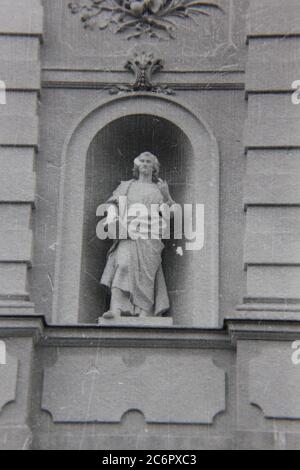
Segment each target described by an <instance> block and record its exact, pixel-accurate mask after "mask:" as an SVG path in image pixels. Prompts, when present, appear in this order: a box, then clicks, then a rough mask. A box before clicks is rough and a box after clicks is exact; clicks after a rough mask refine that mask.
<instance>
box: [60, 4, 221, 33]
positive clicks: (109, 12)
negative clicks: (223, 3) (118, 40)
mask: <svg viewBox="0 0 300 470" xmlns="http://www.w3.org/2000/svg"><path fill="white" fill-rule="evenodd" d="M69 8H70V10H71V12H72V13H73V14H78V13H79V14H80V15H81V21H82V23H83V25H84V28H86V29H95V28H98V29H100V30H104V29H106V28H108V27H109V26H113V27H114V33H121V32H124V31H130V34H129V35H128V36H127V39H132V38H140V37H142V36H148V37H150V38H157V39H165V38H166V37H167V38H171V39H175V34H174V33H175V31H176V29H177V27H178V22H177V21H176V20H177V19H178V18H180V19H193V17H194V16H195V15H204V16H209V15H210V12H209V10H211V9H218V10H222V9H221V7H220V6H219V5H218V4H216V3H214V2H211V1H207V2H200V1H196V0H86V2H85V3H84V4H81V3H79V2H71V3H70V4H69ZM160 32H162V33H163V34H160Z"/></svg>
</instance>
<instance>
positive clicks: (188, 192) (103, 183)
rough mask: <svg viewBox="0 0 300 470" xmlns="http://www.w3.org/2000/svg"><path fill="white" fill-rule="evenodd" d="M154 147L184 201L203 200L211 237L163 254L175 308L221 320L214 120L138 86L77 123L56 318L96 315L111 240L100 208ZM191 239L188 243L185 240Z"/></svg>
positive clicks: (194, 321)
mask: <svg viewBox="0 0 300 470" xmlns="http://www.w3.org/2000/svg"><path fill="white" fill-rule="evenodd" d="M143 150H150V151H152V152H153V153H155V154H156V155H157V156H158V157H159V159H160V162H161V165H162V173H161V176H162V177H163V178H166V179H167V180H168V181H169V182H170V189H171V192H172V195H173V196H174V199H175V200H176V201H177V202H179V203H181V204H196V203H198V204H204V206H205V244H204V248H203V249H202V250H201V251H190V252H187V251H184V255H183V256H180V255H178V254H176V249H175V248H176V247H174V246H173V243H172V242H171V241H170V242H168V243H167V245H166V249H165V250H164V255H163V265H164V270H165V274H166V281H167V287H168V291H169V293H170V298H171V306H172V307H171V311H170V314H171V315H172V316H173V318H174V323H175V324H177V325H182V326H198V327H211V328H214V327H217V326H218V325H219V319H218V296H219V292H218V284H219V268H218V257H219V240H218V238H219V236H218V218H219V157H218V148H217V144H216V141H215V139H214V137H213V135H212V133H211V132H210V130H209V129H208V128H207V126H206V125H205V124H204V123H203V122H202V121H201V120H200V119H199V118H198V117H196V116H195V115H194V114H192V113H191V112H190V111H189V110H187V109H185V108H184V107H183V106H182V105H180V104H179V103H177V101H175V100H174V99H170V98H165V97H161V96H155V95H148V94H147V95H145V94H137V95H135V96H134V97H133V96H130V97H129V96H123V97H121V98H116V99H113V100H110V101H108V102H107V103H105V104H103V105H101V106H99V107H97V108H96V109H94V110H92V111H91V112H90V113H88V114H87V115H86V116H85V117H84V118H83V119H82V120H81V122H80V123H79V125H78V126H77V127H76V129H75V130H74V131H73V133H72V135H71V137H70V138H69V140H68V142H67V144H66V147H65V152H64V156H63V165H62V168H63V174H62V180H61V193H60V211H59V214H60V218H59V235H58V237H59V238H58V250H57V264H56V275H55V286H54V303H53V322H54V323H63V324H76V323H95V322H96V321H97V318H98V317H99V315H100V314H101V313H103V311H104V310H105V308H106V306H107V302H108V298H107V296H106V294H105V292H104V291H103V290H102V289H101V288H100V287H99V279H100V276H101V272H102V270H103V268H104V265H105V255H106V252H107V250H108V248H109V243H110V242H103V241H100V240H97V239H96V237H95V227H96V223H97V218H96V208H97V206H98V205H99V204H100V203H102V202H104V201H105V200H106V199H107V197H108V196H109V195H110V194H111V192H112V190H113V189H115V187H116V186H117V184H118V183H119V182H120V180H126V179H130V178H131V177H132V176H131V171H132V161H133V157H134V156H136V155H137V154H139V153H140V152H141V151H143ZM183 246H184V244H183Z"/></svg>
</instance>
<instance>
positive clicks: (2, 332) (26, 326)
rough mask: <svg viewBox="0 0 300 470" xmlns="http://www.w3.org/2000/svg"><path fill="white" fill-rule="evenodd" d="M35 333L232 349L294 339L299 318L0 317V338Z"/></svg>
mask: <svg viewBox="0 0 300 470" xmlns="http://www.w3.org/2000/svg"><path fill="white" fill-rule="evenodd" d="M8 336H10V337H33V339H34V341H35V343H36V344H38V345H39V346H43V347H45V346H50V347H53V346H56V347H103V348H105V347H110V348H111V347H118V348H119V347H131V348H147V347H148V348H172V349H178V348H179V349H232V350H234V349H235V347H236V342H237V341H240V340H248V341H253V340H270V341H272V340H277V341H295V340H296V339H297V338H300V317H298V319H293V320H292V319H285V320H280V319H278V318H277V319H276V317H275V316H274V318H273V316H272V317H270V318H269V319H267V318H266V317H265V319H259V318H258V317H257V319H254V318H252V319H251V318H250V315H248V317H247V316H245V315H244V318H237V317H235V315H232V318H229V317H228V318H227V319H226V321H225V324H224V328H223V329H220V330H213V329H199V328H190V327H189V328H185V327H178V326H173V327H132V326H126V327H125V326H124V327H116V326H115V327H114V326H101V327H97V326H95V325H84V324H82V325H71V326H58V325H51V326H50V325H47V324H46V322H45V320H44V318H43V317H34V316H30V317H29V316H28V317H21V316H20V317H13V316H7V317H0V338H5V337H8Z"/></svg>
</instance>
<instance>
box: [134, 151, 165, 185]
mask: <svg viewBox="0 0 300 470" xmlns="http://www.w3.org/2000/svg"><path fill="white" fill-rule="evenodd" d="M159 169H160V164H159V161H158V158H157V157H156V156H155V155H153V154H152V153H151V152H143V153H141V154H140V155H139V156H138V157H136V158H135V160H134V168H133V176H134V178H136V179H138V177H139V174H140V172H141V171H143V172H149V171H151V172H152V181H153V182H154V183H157V181H158V175H159Z"/></svg>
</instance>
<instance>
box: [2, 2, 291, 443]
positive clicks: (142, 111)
mask: <svg viewBox="0 0 300 470" xmlns="http://www.w3.org/2000/svg"><path fill="white" fill-rule="evenodd" d="M106 2H108V0H106ZM68 3H69V0H44V1H40V0H14V1H13V2H12V1H11V0H2V1H1V3H0V59H1V67H0V80H1V84H3V86H2V91H1V93H2V95H1V96H2V98H3V96H4V99H2V101H1V100H0V101H1V104H0V162H1V173H0V214H1V217H0V220H1V228H0V230H1V237H0V340H1V342H0V448H3V449H136V448H138V449H295V448H299V447H300V398H299V391H298V390H299V388H300V364H299V365H298V362H300V358H299V356H298V354H297V353H298V350H297V348H299V347H300V343H297V341H300V245H299V231H300V225H299V224H300V192H299V187H300V186H299V177H300V134H299V121H300V105H296V104H295V103H293V100H292V94H293V92H294V91H293V89H292V83H293V82H295V81H296V80H300V29H299V25H300V3H299V1H298V0H284V1H281V0H219V2H218V5H219V6H220V7H221V8H211V9H209V8H207V9H206V10H205V11H206V12H209V13H210V15H209V16H207V15H195V16H193V15H192V18H190V17H189V15H187V16H185V15H184V14H180V15H179V16H178V17H174V18H172V29H170V24H169V23H164V25H166V24H168V25H169V26H168V28H167V29H166V28H163V27H159V26H157V25H155V24H153V25H152V27H151V31H150V25H147V28H148V30H147V28H145V31H142V32H144V33H145V34H142V32H141V28H140V29H139V27H138V28H135V29H134V28H133V27H131V26H130V25H128V26H126V24H125V23H124V20H123V22H122V19H120V18H119V17H115V22H112V23H111V24H109V25H107V22H108V17H107V13H108V12H107V11H106V12H104V13H103V14H102V13H101V15H100V14H99V16H97V17H96V25H95V27H94V28H93V29H90V28H88V27H84V26H88V23H89V21H88V19H87V18H83V21H82V14H83V13H82V12H80V11H78V9H77V8H76V6H75V7H74V9H73V14H72V11H71V10H70V8H69V7H68ZM84 3H85V4H88V3H89V0H81V4H84ZM90 3H91V2H90ZM110 4H111V3H110ZM115 4H116V3H115ZM95 8H96V7H95V6H94V9H95ZM93 11H96V10H93ZM182 11H183V10H181V13H182ZM152 14H153V17H154V18H156V19H157V18H158V14H157V13H155V12H154V13H152ZM166 18H167V20H169V21H170V19H169V18H168V17H166ZM97 21H98V23H97ZM125 22H126V20H125ZM124 24H125V25H124ZM99 26H100V28H99ZM118 28H119V31H116V30H117V29H118ZM130 35H131V36H134V37H132V38H131V39H128V36H130ZM158 36H162V38H161V39H159V37H158ZM143 53H145V54H152V59H149V56H147V57H148V59H147V60H150V62H151V60H152V61H155V60H156V59H157V60H159V59H160V60H162V64H163V67H162V66H160V67H159V68H160V70H157V71H156V73H153V76H152V75H151V74H150V75H151V76H150V78H151V80H153V82H152V83H151V86H150V88H149V87H148V88H147V87H143V86H142V84H141V83H139V84H138V85H137V86H136V87H134V86H132V84H133V83H134V76H133V74H132V67H131V70H129V69H130V67H129V69H128V66H127V68H125V67H124V66H125V64H126V63H127V61H128V60H133V62H134V61H137V60H138V59H137V58H139V60H140V62H139V64H138V65H137V68H138V70H141V68H142V66H141V62H142V60H143ZM135 54H136V55H135ZM134 57H135V59H134ZM132 58H133V59H132ZM153 72H154V71H153ZM145 146H147V149H148V150H152V151H153V152H154V153H156V154H157V155H159V156H161V161H162V174H163V177H165V178H166V179H167V180H168V181H169V182H170V188H171V191H172V194H173V195H174V197H175V199H176V200H177V201H179V202H182V203H184V202H199V203H203V204H204V205H205V211H206V212H205V223H206V225H205V248H204V249H203V250H201V251H200V252H198V253H196V254H190V253H185V254H184V256H183V257H180V256H177V255H176V253H175V251H174V247H173V246H172V245H170V246H168V247H167V248H166V251H165V254H164V260H163V262H164V267H165V272H166V279H167V285H168V289H169V294H170V298H171V303H172V309H171V313H172V317H173V325H172V326H171V325H168V324H167V323H166V324H164V323H163V321H162V322H161V323H159V322H156V323H155V322H154V323H151V322H149V324H139V323H134V322H131V323H130V322H129V323H128V322H127V323H126V322H125V323H124V324H123V325H117V324H103V325H101V326H98V325H97V318H98V317H99V315H100V314H101V312H102V313H103V311H104V309H105V305H106V303H107V297H106V296H105V295H104V294H103V292H102V291H101V289H99V277H100V271H101V267H103V263H104V260H105V253H106V249H107V246H106V245H105V246H104V245H103V244H101V243H100V242H99V240H96V238H95V234H94V231H95V224H96V215H95V209H96V207H97V204H98V203H99V202H103V201H104V200H105V198H107V196H108V195H109V194H110V192H111V190H112V189H114V187H115V186H116V184H117V183H118V181H119V180H120V179H126V178H127V179H128V178H129V177H130V174H129V173H128V168H129V170H130V166H129V163H130V162H132V157H133V156H135V155H136V154H137V152H138V151H141V150H144V149H145V148H144V147H145Z"/></svg>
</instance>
